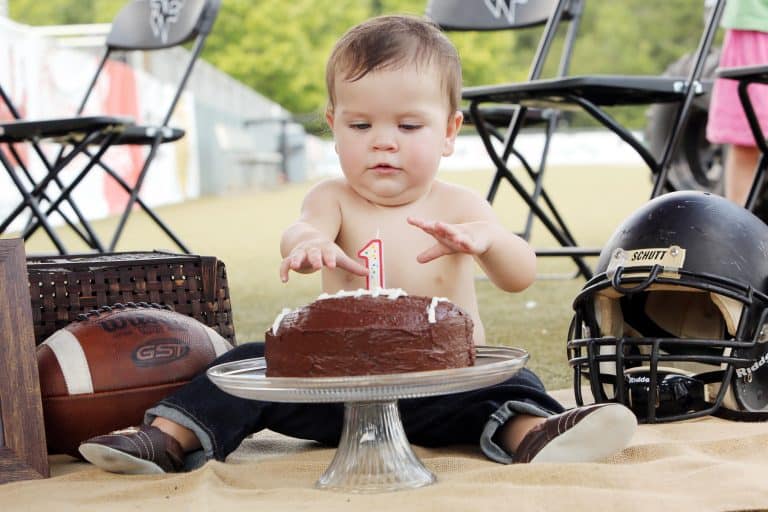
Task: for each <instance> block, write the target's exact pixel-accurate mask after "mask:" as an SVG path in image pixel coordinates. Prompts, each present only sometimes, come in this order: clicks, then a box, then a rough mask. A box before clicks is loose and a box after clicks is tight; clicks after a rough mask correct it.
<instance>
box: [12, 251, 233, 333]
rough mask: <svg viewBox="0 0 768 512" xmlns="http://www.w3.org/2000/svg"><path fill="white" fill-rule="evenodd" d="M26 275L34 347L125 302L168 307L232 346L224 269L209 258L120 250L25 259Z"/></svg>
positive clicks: (230, 319) (228, 299) (227, 290)
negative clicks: (81, 318) (96, 312)
mask: <svg viewBox="0 0 768 512" xmlns="http://www.w3.org/2000/svg"><path fill="white" fill-rule="evenodd" d="M27 274H28V276H29V292H30V296H31V299H32V319H33V323H34V329H35V341H36V343H38V344H40V343H42V342H43V341H44V340H45V339H46V338H47V337H48V336H50V335H51V334H53V333H54V332H55V331H56V330H58V329H60V328H62V327H64V326H66V325H67V324H69V323H70V322H72V321H73V320H75V319H77V317H78V315H80V314H83V313H87V312H89V311H91V310H94V309H98V308H100V307H103V306H111V305H113V304H117V303H123V304H125V303H128V302H149V303H157V304H163V305H167V306H170V307H171V308H172V309H173V310H174V311H176V312H177V313H181V314H183V315H187V316H191V317H192V318H195V319H197V320H199V321H200V322H202V323H204V324H205V325H207V326H209V327H211V328H212V329H214V330H215V331H216V332H218V333H219V334H220V335H221V336H222V337H224V338H225V339H227V340H228V341H229V342H230V343H232V344H233V345H235V344H236V342H235V328H234V324H233V321H232V305H231V302H230V298H229V286H228V283H227V272H226V268H225V266H224V263H223V262H222V261H220V260H218V259H217V258H215V257H213V256H196V255H187V254H174V253H166V252H121V253H109V254H83V255H66V256H43V257H28V258H27Z"/></svg>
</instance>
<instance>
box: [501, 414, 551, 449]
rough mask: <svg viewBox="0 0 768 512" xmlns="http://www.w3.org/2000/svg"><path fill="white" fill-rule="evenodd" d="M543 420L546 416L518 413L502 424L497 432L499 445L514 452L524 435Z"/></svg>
mask: <svg viewBox="0 0 768 512" xmlns="http://www.w3.org/2000/svg"><path fill="white" fill-rule="evenodd" d="M544 420H546V418H542V417H539V416H530V415H528V414H519V415H517V416H515V417H513V418H512V419H510V420H509V421H508V422H507V423H505V424H504V426H503V427H502V428H501V431H500V432H499V434H498V438H497V439H498V440H499V441H500V444H501V447H502V448H504V449H505V450H506V451H507V452H508V453H515V451H517V447H518V446H519V445H520V441H522V440H523V438H524V437H525V435H526V434H527V433H528V432H530V431H531V429H532V428H533V427H535V426H536V425H541V424H542V423H544Z"/></svg>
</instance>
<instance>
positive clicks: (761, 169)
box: [716, 65, 768, 221]
mask: <svg viewBox="0 0 768 512" xmlns="http://www.w3.org/2000/svg"><path fill="white" fill-rule="evenodd" d="M716 74H717V76H718V77H720V78H728V79H731V80H738V82H739V86H738V91H739V100H740V101H741V106H742V107H743V108H744V114H745V116H746V118H747V122H748V123H749V129H750V130H751V131H752V136H753V137H754V138H755V144H756V145H757V148H758V149H759V150H760V158H759V159H758V161H757V168H756V169H755V177H754V179H753V180H752V187H751V188H750V189H749V194H748V195H747V200H746V203H745V204H744V207H745V208H747V209H748V210H750V211H754V209H755V207H756V206H757V204H758V200H759V199H760V197H761V196H762V195H763V192H764V191H765V171H766V167H768V142H766V135H765V134H764V133H763V130H762V128H761V127H760V122H759V121H758V119H757V114H756V113H755V107H754V106H753V105H752V99H751V98H750V96H749V86H750V85H751V84H768V65H760V66H743V67H736V68H720V69H718V70H717V72H716ZM763 221H766V219H765V218H763Z"/></svg>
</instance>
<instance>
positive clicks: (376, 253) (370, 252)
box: [357, 238, 384, 290]
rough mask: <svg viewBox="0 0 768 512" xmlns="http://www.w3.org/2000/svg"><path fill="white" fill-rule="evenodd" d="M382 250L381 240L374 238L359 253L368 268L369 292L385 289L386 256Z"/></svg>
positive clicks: (366, 282)
mask: <svg viewBox="0 0 768 512" xmlns="http://www.w3.org/2000/svg"><path fill="white" fill-rule="evenodd" d="M382 249H383V246H382V243H381V239H379V238H374V239H373V240H371V241H369V242H368V243H367V244H365V245H364V246H363V248H362V249H360V250H359V251H358V252H357V255H358V256H359V257H360V258H363V259H364V260H365V266H366V267H368V276H367V277H366V278H365V287H366V288H367V289H369V290H377V289H379V288H384V254H383V250H382Z"/></svg>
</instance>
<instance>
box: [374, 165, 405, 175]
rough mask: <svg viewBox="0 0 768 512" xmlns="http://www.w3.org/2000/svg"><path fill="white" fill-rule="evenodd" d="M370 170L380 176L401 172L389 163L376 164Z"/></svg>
mask: <svg viewBox="0 0 768 512" xmlns="http://www.w3.org/2000/svg"><path fill="white" fill-rule="evenodd" d="M370 169H371V170H372V171H374V172H376V173H379V174H394V173H396V172H399V171H400V168H399V167H395V166H394V165H390V164H387V163H380V164H376V165H374V166H372V167H371V168H370Z"/></svg>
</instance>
